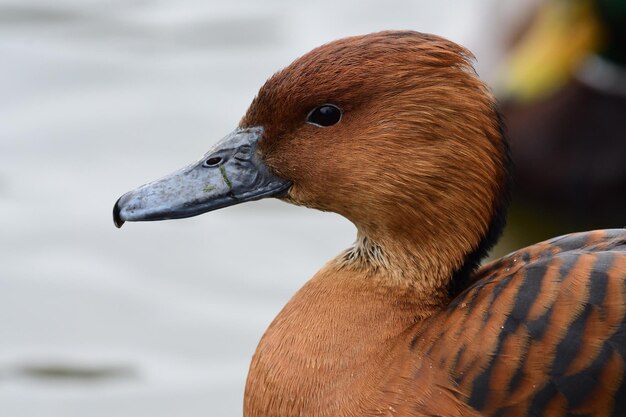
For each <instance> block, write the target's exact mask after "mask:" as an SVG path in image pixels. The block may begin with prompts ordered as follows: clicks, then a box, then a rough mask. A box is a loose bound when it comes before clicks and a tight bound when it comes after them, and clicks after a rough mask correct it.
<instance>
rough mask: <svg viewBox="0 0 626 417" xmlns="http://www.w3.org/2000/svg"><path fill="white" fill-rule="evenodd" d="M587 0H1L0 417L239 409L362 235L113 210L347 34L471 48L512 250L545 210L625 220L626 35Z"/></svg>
mask: <svg viewBox="0 0 626 417" xmlns="http://www.w3.org/2000/svg"><path fill="white" fill-rule="evenodd" d="M504 3H506V4H504ZM592 3H594V4H595V2H587V1H581V2H577V1H568V2H565V1H550V0H547V1H539V0H532V1H531V0H516V1H509V2H501V1H499V0H466V1H464V2H458V1H453V0H440V1H438V2H432V1H425V0H420V1H415V0H405V1H399V0H397V1H389V2H380V1H370V0H367V1H363V0H362V1H356V0H350V1H344V2H335V1H330V0H318V1H316V2H299V1H287V0H267V1H264V2H258V1H252V0H243V1H231V2H224V1H211V0H177V1H172V0H167V1H166V0H135V1H131V0H123V1H122V0H108V1H105V0H56V1H54V2H52V1H45V0H0V214H1V215H0V415H1V416H3V417H4V416H7V417H9V416H10V417H23V416H24V417H25V416H28V417H31V416H32V417H35V416H37V417H56V416H63V417H74V416H76V417H78V416H81V417H82V416H86V415H88V416H90V417H99V416H107V417H108V416H116V417H125V416H129V417H131V416H132V417H140V416H151V417H159V416H174V415H175V416H181V417H187V416H190V417H191V416H226V417H230V416H232V417H234V416H240V415H241V413H242V398H243V387H244V382H245V377H246V374H247V368H248V364H249V361H250V358H251V356H252V354H253V352H254V349H255V347H256V344H257V342H258V340H259V338H260V337H261V335H262V333H263V331H264V330H265V328H266V327H267V326H268V325H269V323H270V322H271V320H272V318H273V317H274V316H275V315H276V314H277V313H278V311H279V310H280V309H281V307H282V306H283V305H284V304H285V303H286V301H287V300H288V299H289V297H290V296H291V295H292V294H293V293H294V292H295V291H296V290H297V289H298V288H299V287H300V286H301V285H302V284H303V283H304V282H305V281H306V280H307V279H308V278H309V277H310V276H312V275H313V273H314V272H315V271H317V269H319V267H320V266H321V265H322V264H323V263H324V262H326V261H327V260H328V259H329V258H331V257H333V256H334V255H336V254H337V253H338V252H339V251H340V250H342V249H344V248H346V247H347V246H349V245H350V244H351V243H352V241H353V239H354V235H355V231H354V228H353V226H352V225H351V224H350V223H348V222H347V221H346V220H344V219H342V218H340V217H338V216H336V215H333V214H329V213H319V212H315V211H312V210H307V209H304V208H297V207H292V206H288V205H286V204H282V203H280V202H277V201H261V202H256V203H249V204H246V205H243V206H238V207H233V208H229V209H228V210H224V211H217V212H214V213H210V214H206V215H203V216H200V217H196V218H191V219H185V220H179V221H176V222H155V223H135V224H127V225H125V226H124V228H123V229H121V230H117V229H115V228H114V226H113V223H112V218H111V209H112V206H113V203H114V202H115V201H116V199H117V198H118V197H119V196H120V195H121V194H123V193H124V192H126V191H128V190H130V189H132V188H134V187H136V186H138V185H140V184H143V183H145V182H147V181H150V180H153V179H156V178H158V177H160V176H162V175H164V174H167V173H169V172H171V171H173V170H175V169H178V168H179V167H182V166H183V165H185V164H187V163H189V162H191V161H195V160H197V159H198V158H199V157H200V156H201V155H203V154H204V152H206V151H207V150H208V149H209V147H210V146H211V145H212V144H213V143H214V142H216V141H218V140H219V139H220V138H221V137H222V136H224V135H225V134H227V133H228V132H230V131H231V130H232V129H233V128H234V127H235V126H236V125H237V123H238V121H239V119H240V117H241V116H242V115H243V113H244V112H245V110H246V108H247V106H248V104H249V102H250V101H251V99H252V98H253V96H254V94H255V93H256V91H257V90H258V88H259V87H260V86H261V84H262V83H263V82H264V80H265V79H267V78H268V77H269V76H270V75H271V74H272V73H273V72H275V71H277V70H278V69H280V68H282V67H284V66H286V65H288V64H289V63H290V62H291V61H292V60H293V59H294V58H296V57H297V56H299V55H301V54H303V53H305V52H307V51H308V50H310V49H311V48H313V47H315V46H318V45H320V44H322V43H325V42H328V41H331V40H333V39H336V38H339V37H343V36H348V35H355V34H362V33H367V32H373V31H378V30H383V29H392V28H394V29H414V30H419V31H423V32H431V33H436V34H439V35H442V36H445V37H448V38H450V39H452V40H454V41H456V42H459V43H461V44H463V45H465V46H466V47H468V48H469V49H471V50H472V51H473V52H474V53H475V55H476V57H477V64H476V65H477V69H478V72H479V74H480V75H481V76H482V77H483V78H485V79H486V80H488V81H489V82H490V83H491V84H492V85H493V87H494V89H495V91H496V92H497V93H498V94H499V96H500V97H501V98H502V100H503V102H504V110H505V113H506V114H507V118H508V119H509V120H510V124H511V127H512V132H511V135H512V138H514V139H515V143H514V150H516V153H517V155H519V157H518V159H519V160H520V161H521V164H518V166H519V167H522V168H519V169H518V170H517V171H516V174H517V175H518V177H519V178H520V180H519V182H520V189H521V190H524V192H520V193H518V194H517V196H516V203H515V208H514V209H513V213H514V215H513V217H514V219H517V220H515V221H514V222H513V223H514V226H515V225H516V224H517V225H520V226H517V230H518V233H508V235H507V238H506V239H505V242H504V243H503V245H502V246H501V247H500V249H499V251H500V252H504V251H506V250H508V249H509V248H511V249H513V248H516V247H519V246H522V244H523V243H530V242H532V241H535V240H537V239H538V238H539V237H544V236H543V235H546V234H547V235H550V234H552V233H550V232H552V231H553V229H556V230H560V227H561V226H559V227H557V226H555V225H556V224H558V223H559V222H558V221H556V222H555V221H552V220H548V219H554V218H556V219H557V220H561V219H566V218H567V222H565V221H564V223H566V224H565V226H563V227H569V228H570V229H569V230H567V231H573V230H575V229H576V228H583V226H584V227H585V228H588V226H594V225H595V224H594V222H590V221H589V219H590V218H591V219H596V220H598V222H600V223H602V224H601V225H602V226H604V223H611V224H612V225H613V226H615V227H617V226H625V225H626V220H624V216H623V213H624V212H626V210H625V208H624V203H623V201H624V195H626V193H624V191H625V190H626V187H625V186H624V177H626V174H624V170H625V169H626V168H625V167H626V163H624V161H626V156H624V142H625V137H624V132H625V131H626V129H624V121H623V120H624V116H626V110H624V97H625V94H626V87H625V85H626V81H625V78H624V70H623V64H624V61H623V60H622V59H623V57H624V55H622V53H623V51H622V50H621V49H620V48H623V45H624V43H620V42H617V41H615V40H616V39H622V38H620V36H622V34H621V32H620V30H617V29H616V30H614V31H613V32H615V33H613V32H611V30H608V29H606V28H604V27H605V26H606V27H615V28H621V27H626V26H622V23H621V22H623V21H621V20H619V19H618V20H617V23H615V22H613V23H611V24H612V25H613V26H610V25H608V26H607V25H606V24H605V23H603V22H605V21H606V20H607V19H605V20H602V19H600V18H599V17H598V16H602V15H601V14H599V13H597V10H596V7H595V5H592ZM603 3H606V4H605V6H607V7H608V8H609V9H608V10H609V11H608V12H607V14H606V16H610V17H611V18H610V19H608V20H611V19H613V20H614V17H615V16H618V17H619V16H622V17H623V15H620V14H619V13H620V12H619V10H622V12H623V7H622V6H623V5H624V1H622V0H619V1H618V0H613V1H604V2H603ZM568 4H578V6H579V8H572V7H571V5H568ZM578 6H577V7H578ZM616 13H617V14H616ZM603 25H604V26H603ZM546 39H548V40H549V41H546ZM610 40H613V43H611V42H610ZM616 45H617V46H616ZM620 45H621V47H620ZM598 68H599V69H598ZM607 68H608V69H607ZM620 71H621V72H620ZM546 73H547V74H548V75H542V74H546ZM598 74H600V75H598ZM607 74H608V75H607ZM567 88H574V93H577V94H574V93H571V92H569V91H570V90H567ZM563 91H565V93H563ZM563 95H565V98H562V96H563ZM570 96H573V97H574V99H575V100H574V101H571V100H570V101H568V100H569V97H570ZM554 97H560V98H559V99H558V100H556V104H554V103H553V104H554V105H551V104H550V103H551V101H550V100H554ZM590 97H591V99H590ZM607 97H608V98H607ZM576 100H578V101H576ZM589 100H592V102H591V104H590V101H589ZM546 103H547V104H546ZM568 103H574V104H573V105H574V106H577V107H575V110H571V108H570V107H571V105H570V104H568ZM598 103H600V104H598ZM537 106H547V107H537ZM550 106H552V107H550ZM555 106H556V107H555ZM568 106H570V107H568ZM598 106H604V107H598ZM620 106H621V107H620ZM590 108H593V109H602V110H598V111H593V112H589V111H588V110H589V109H590ZM537 109H539V110H537ZM546 109H547V110H546ZM591 113H593V114H595V116H594V117H596V118H595V119H594V118H591V117H588V116H589V115H590V114H591ZM546 114H548V115H551V117H548V118H546V117H545V115H546ZM607 115H609V116H607ZM542 117H543V118H542ZM535 118H539V119H535ZM536 120H537V121H536ZM554 121H556V125H557V126H556V127H555V126H553V124H554V123H552V122H554ZM575 122H576V123H578V122H580V123H587V124H585V125H584V126H583V127H580V126H577V125H576V124H575ZM563 126H569V130H567V129H564V128H563ZM598 126H601V128H598ZM531 127H534V128H536V130H532V129H529V128H531ZM583 131H584V132H587V135H586V136H585V135H578V136H577V135H575V134H577V133H580V132H583ZM555 132H556V133H555ZM600 134H601V135H600ZM599 136H602V138H603V139H602V141H601V142H593V141H592V142H589V141H588V138H589V137H591V138H598V140H599V139H600V138H599ZM528 138H530V139H528ZM537 138H541V140H536V139H537ZM573 138H574V139H575V140H574V141H573V142H572V143H580V144H581V145H580V146H578V147H576V149H575V152H571V155H570V153H568V152H569V151H570V150H571V149H572V148H571V146H570V144H569V143H570V142H569V141H570V140H573ZM551 141H552V142H551ZM598 143H600V145H598ZM526 144H530V150H529V149H528V146H526ZM537 149H538V151H537ZM564 153H565V154H567V155H570V156H568V157H567V158H563V157H562V155H564ZM546 155H548V156H546ZM581 155H583V156H584V155H586V156H587V157H588V158H591V159H584V158H582V156H581ZM581 158H582V159H581ZM554 162H556V163H554ZM572 178H573V179H572ZM590 178H592V179H593V181H591V180H590ZM559 181H560V182H559ZM594 181H600V184H601V185H598V182H594ZM529 184H530V185H529ZM533 184H535V185H533ZM572 184H573V185H572ZM602 184H603V185H602ZM602 187H604V188H602ZM563 189H565V190H567V192H566V193H565V196H559V192H560V191H562V190H563ZM534 190H538V192H537V193H535V192H534ZM602 190H603V191H602ZM601 191H602V192H601ZM596 192H597V193H596ZM585 193H587V194H585ZM588 193H592V194H591V195H588ZM593 193H596V194H593ZM586 195H588V196H589V197H590V198H587V197H586ZM546 196H550V197H552V198H551V199H546ZM594 199H595V200H594ZM598 199H603V200H601V201H603V202H604V203H602V204H599V203H597V202H598V201H600V200H598ZM546 200H549V202H548V203H549V204H547V205H546V204H544V203H543V202H545V201H546ZM589 201H596V203H595V204H592V206H593V207H591V206H590V204H591V203H589ZM620 204H621V205H620ZM594 208H595V209H598V210H599V211H598V212H596V211H592V210H593V209H594ZM568 210H569V211H571V212H572V213H570V214H567V215H566V214H564V213H566V212H568ZM581 213H582V214H581ZM589 213H593V215H585V214H589ZM596 213H598V214H596ZM616 213H617V214H616ZM581 217H582V218H584V219H583V220H585V224H584V225H582V223H580V219H581ZM577 219H578V220H577ZM577 221H579V223H576V222H577ZM620 221H621V223H620V224H613V223H614V222H620ZM598 222H596V223H598ZM590 223H592V224H590ZM572 225H573V226H572ZM522 232H523V233H522ZM546 237H547V236H546ZM527 241H528V242H527Z"/></svg>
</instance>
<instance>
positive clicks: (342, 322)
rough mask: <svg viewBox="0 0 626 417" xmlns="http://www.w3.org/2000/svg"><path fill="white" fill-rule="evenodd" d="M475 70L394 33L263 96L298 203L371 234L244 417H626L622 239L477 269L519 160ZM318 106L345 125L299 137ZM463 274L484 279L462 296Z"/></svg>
mask: <svg viewBox="0 0 626 417" xmlns="http://www.w3.org/2000/svg"><path fill="white" fill-rule="evenodd" d="M470 57H471V55H470V54H469V52H468V51H466V50H464V49H463V48H461V47H459V46H458V45H456V44H454V43H452V42H449V41H446V40H444V39H441V38H438V37H435V36H431V35H423V34H417V33H412V32H383V33H379V34H373V35H368V36H362V37H355V38H348V39H343V40H340V41H337V42H333V43H331V44H328V45H325V46H322V47H320V48H317V49H315V50H314V51H312V52H311V53H309V54H307V55H305V56H304V57H302V58H300V59H298V60H297V61H295V62H294V63H293V64H292V65H290V66H289V67H287V68H286V69H284V70H282V71H281V72H279V73H277V74H276V75H274V76H273V77H272V78H271V79H270V80H268V82H267V83H266V84H265V86H263V88H261V90H260V92H259V94H258V96H257V98H256V99H255V100H254V102H253V103H252V105H251V107H250V109H249V110H248V113H247V114H246V116H245V117H244V119H243V121H242V126H243V127H246V126H264V128H265V129H266V132H265V136H264V140H263V142H262V143H261V144H260V151H261V152H262V155H263V158H264V160H265V161H266V162H267V164H268V165H269V166H270V167H271V168H272V170H273V171H274V172H276V173H277V174H278V175H279V176H282V177H284V178H288V179H289V180H291V181H292V182H293V186H292V188H291V190H290V191H289V194H288V196H287V197H286V200H288V201H290V202H292V203H296V204H302V205H306V206H309V207H314V208H317V209H322V210H329V211H334V212H337V213H340V214H342V215H344V216H345V217H347V218H348V219H350V220H351V221H352V222H353V223H354V224H355V225H356V226H357V229H358V234H359V237H358V241H357V243H356V244H355V247H354V248H352V249H350V250H348V251H346V253H344V254H342V255H341V256H339V257H338V258H336V259H335V260H333V261H331V262H330V263H328V264H327V265H326V266H325V267H324V269H322V270H321V271H320V272H319V273H318V274H317V275H316V276H315V277H314V278H313V279H312V280H311V281H310V282H309V283H307V284H306V285H305V286H304V287H303V288H302V289H301V290H300V291H299V292H298V293H297V294H296V295H295V296H294V297H293V299H292V300H291V301H290V302H289V303H288V304H287V306H286V307H285V308H284V309H283V311H282V312H281V313H280V314H279V316H278V317H277V318H276V319H275V321H274V322H273V323H272V325H271V326H270V328H269V329H268V330H267V332H266V334H265V335H264V337H263V339H262V340H261V343H260V344H259V347H258V349H257V352H256V354H255V356H254V359H253V361H252V365H251V368H250V374H249V378H248V383H247V387H246V395H245V415H246V416H248V417H261V416H263V417H269V416H276V417H278V416H280V417H285V416H318V417H325V416H328V417H330V416H333V417H335V416H378V415H385V416H398V417H405V416H406V417H408V416H478V415H485V416H487V415H489V416H491V415H494V416H495V415H498V416H539V415H545V416H560V415H566V414H568V413H569V414H572V413H580V414H581V415H597V416H610V415H622V414H623V413H626V408H625V407H626V399H624V397H625V396H626V386H625V385H623V382H622V381H623V373H624V359H625V357H626V321H625V318H624V309H625V301H626V293H625V287H624V281H625V275H626V251H625V246H624V245H626V243H625V240H626V231H612V232H594V233H589V234H582V235H573V236H571V237H565V238H562V239H561V240H555V241H552V242H547V243H543V244H538V245H535V246H533V247H530V248H527V249H524V250H522V251H520V252H516V253H514V254H512V255H510V256H509V257H506V258H504V259H501V260H499V261H496V262H495V263H492V264H490V265H487V266H485V267H483V268H481V269H479V270H478V271H476V272H473V270H472V269H473V266H475V262H476V261H477V259H471V258H472V256H474V258H478V257H480V255H483V254H484V252H485V250H486V249H487V246H489V245H490V244H491V243H492V242H493V240H495V237H497V235H498V229H499V227H500V226H501V224H500V221H499V220H498V219H497V218H498V216H499V214H500V212H501V211H502V210H503V205H504V203H503V200H504V199H505V198H506V192H507V184H506V182H507V175H508V173H507V168H508V163H509V162H508V155H507V147H506V143H505V142H504V139H503V137H502V133H501V129H500V121H499V118H498V116H497V113H496V110H495V103H494V100H493V98H492V96H491V94H490V93H489V91H488V90H487V88H486V87H485V86H484V84H483V83H482V82H481V81H480V80H479V79H478V78H477V77H476V75H475V73H474V71H473V69H472V68H471V66H470V64H469V62H468V59H469V58H470ZM323 103H333V104H336V105H338V106H339V107H341V108H342V109H343V110H344V116H343V119H342V120H341V123H338V124H337V125H335V126H332V127H329V128H325V129H320V128H319V127H315V126H310V125H307V124H304V123H303V121H304V120H305V118H306V115H307V113H308V112H309V111H310V110H311V109H312V108H314V107H315V106H317V105H320V104H323ZM494 219H495V220H494ZM476 253H478V254H480V255H478V256H476V255H475V254H476ZM468 262H469V263H470V265H469V267H468V266H467V265H464V263H468ZM460 272H464V273H465V275H466V276H461V275H463V274H460ZM453 279H456V280H457V281H459V282H457V283H456V286H457V289H458V286H459V285H461V286H462V287H464V286H468V285H469V284H470V283H471V282H472V281H473V282H474V283H473V285H471V286H469V288H467V289H466V290H465V291H464V292H463V293H462V294H461V295H459V296H457V297H456V298H454V299H452V297H451V296H452V295H453V294H451V292H450V288H451V281H452V280H453ZM461 289H462V288H461Z"/></svg>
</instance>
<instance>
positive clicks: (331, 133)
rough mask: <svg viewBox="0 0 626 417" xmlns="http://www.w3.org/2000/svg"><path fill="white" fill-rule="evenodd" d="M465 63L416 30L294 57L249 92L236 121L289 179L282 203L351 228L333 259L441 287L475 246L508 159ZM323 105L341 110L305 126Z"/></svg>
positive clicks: (466, 57)
mask: <svg viewBox="0 0 626 417" xmlns="http://www.w3.org/2000/svg"><path fill="white" fill-rule="evenodd" d="M471 58H472V55H471V54H470V53H469V52H468V51H467V50H466V49H464V48H463V47H461V46H459V45H457V44H455V43H453V42H450V41H448V40H446V39H443V38H440V37H437V36H433V35H427V34H422V33H417V32H409V31H400V32H380V33H376V34H371V35H366V36H357V37H352V38H346V39H341V40H338V41H335V42H331V43H329V44H326V45H323V46H321V47H319V48H316V49H314V50H313V51H311V52H309V53H308V54H306V55H304V56H303V57H301V58H299V59H297V60H296V61H295V62H294V63H292V64H291V65H289V66H288V67H287V68H285V69H283V70H282V71H280V72H278V73H277V74H275V75H274V76H272V77H271V78H270V79H269V80H268V81H267V82H266V84H265V85H264V86H263V87H262V88H261V90H260V91H259V93H258V95H257V97H256V98H255V99H254V101H253V103H252V105H251V106H250V108H249V110H248V112H247V114H246V115H245V117H244V118H243V120H242V122H241V125H242V126H244V127H249V126H263V128H264V129H265V134H264V138H263V141H262V142H261V143H260V145H259V147H260V151H261V152H262V155H263V158H264V160H265V161H266V163H267V164H268V166H269V167H270V168H271V169H272V170H273V171H274V172H275V173H276V174H277V175H279V176H281V177H284V178H287V179H289V180H290V181H292V182H293V186H292V188H291V190H290V192H289V195H288V196H287V199H288V200H289V201H290V202H293V203H295V204H301V205H306V206H309V207H313V208H317V209H321V210H328V211H334V212H337V213H339V214H341V215H343V216H345V217H347V218H348V219H349V220H351V221H352V222H353V223H354V224H355V225H356V226H357V228H358V230H359V236H360V238H359V240H358V241H357V247H355V248H354V249H352V250H350V251H349V252H348V253H347V254H346V256H344V257H342V258H341V259H340V262H341V263H342V264H343V265H344V266H346V267H350V266H357V267H360V266H363V265H370V266H376V267H381V266H384V267H385V268H387V271H386V272H388V274H387V275H388V276H390V277H391V276H393V277H394V279H396V278H397V279H398V280H410V281H412V282H415V281H424V280H430V281H432V285H436V286H442V285H443V286H445V285H446V284H445V281H446V280H450V277H451V276H452V275H453V273H454V272H455V271H457V270H459V269H460V268H461V267H462V265H463V263H464V260H465V259H466V258H467V257H468V256H469V255H470V254H472V253H473V252H475V251H476V250H478V249H479V246H480V245H481V242H482V241H483V240H484V238H485V236H486V235H487V234H488V230H489V228H490V225H491V220H492V218H493V217H494V216H495V215H496V212H498V211H499V210H500V209H501V206H502V204H501V200H500V197H499V196H500V195H502V194H503V193H504V191H505V188H506V177H507V172H506V169H507V168H506V166H507V163H508V160H507V158H508V156H507V150H506V144H505V143H504V141H503V139H502V135H501V130H500V126H499V119H498V117H497V114H496V110H495V104H494V99H493V97H492V95H491V93H490V92H489V90H488V89H487V87H486V86H485V85H484V83H483V82H482V81H481V80H480V79H479V78H478V77H477V76H476V74H475V72H474V70H473V68H472V66H471V63H470V59H471ZM327 103H328V104H333V105H336V106H338V107H339V108H340V109H341V110H342V111H343V115H342V119H341V121H340V122H339V123H337V124H335V125H333V126H330V127H325V128H320V127H318V126H314V125H311V124H307V123H305V121H306V118H307V115H308V114H309V112H311V110H312V109H314V108H315V107H317V106H320V105H323V104H327ZM364 239H366V240H364ZM363 242H368V243H369V246H367V247H359V245H361V243H363ZM483 244H484V242H483ZM372 245H373V246H372ZM372 248H376V250H372ZM483 252H484V251H483ZM356 254H362V255H363V256H367V255H368V254H372V255H375V256H374V257H373V258H371V259H370V261H371V262H369V261H368V260H367V259H364V258H363V257H362V256H355V255H356ZM475 263H476V262H474V264H475Z"/></svg>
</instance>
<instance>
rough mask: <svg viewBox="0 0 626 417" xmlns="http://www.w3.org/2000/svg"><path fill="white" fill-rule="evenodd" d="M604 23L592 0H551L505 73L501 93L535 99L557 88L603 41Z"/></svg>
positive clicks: (539, 13) (506, 97) (541, 11)
mask: <svg viewBox="0 0 626 417" xmlns="http://www.w3.org/2000/svg"><path fill="white" fill-rule="evenodd" d="M600 33H601V32H600V25H599V23H598V21H597V18H596V16H595V14H594V11H593V7H592V2H591V1H588V0H547V1H546V3H545V4H544V5H543V6H542V7H541V9H540V10H539V12H538V14H537V16H536V17H535V20H534V22H533V23H532V25H531V27H530V28H529V29H528V31H527V32H526V33H525V34H524V37H523V38H522V39H521V41H520V42H518V44H517V45H516V46H515V48H514V50H513V51H512V53H511V55H510V57H509V58H508V59H507V61H506V62H505V65H504V68H503V71H502V73H501V76H500V77H499V78H500V80H501V81H500V82H499V83H498V84H499V88H498V90H499V91H498V93H499V95H500V96H501V97H503V98H505V99H513V100H515V101H518V102H519V101H522V102H531V101H534V100H537V99H540V98H542V97H545V96H546V95H548V94H550V93H551V92H553V91H555V90H556V89H558V88H559V87H561V86H562V85H563V84H565V83H566V82H567V81H568V79H569V78H570V76H571V74H572V72H573V70H574V69H575V68H576V67H577V65H578V64H579V63H580V62H581V60H582V59H583V58H585V56H586V55H587V54H588V53H589V52H592V51H595V50H597V48H598V46H599V45H600Z"/></svg>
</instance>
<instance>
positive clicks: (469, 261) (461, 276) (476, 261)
mask: <svg viewBox="0 0 626 417" xmlns="http://www.w3.org/2000/svg"><path fill="white" fill-rule="evenodd" d="M494 112H495V116H496V118H497V122H498V130H499V132H500V137H501V138H502V140H501V141H500V144H501V146H502V149H501V153H502V165H503V166H502V168H503V178H502V183H501V184H500V185H501V189H500V193H499V195H498V196H497V197H496V198H497V200H496V201H495V203H494V212H493V215H492V217H491V221H490V222H489V226H488V227H487V231H486V232H485V235H484V236H483V238H482V239H481V240H480V242H479V243H478V245H477V246H476V248H475V249H474V250H473V251H471V252H470V253H468V254H467V255H466V256H465V262H463V265H461V267H460V268H459V269H458V270H457V271H456V272H455V273H454V274H453V275H452V279H451V280H450V284H449V289H448V291H449V294H450V298H454V297H455V296H457V295H458V294H460V293H461V292H462V291H463V290H465V289H466V288H467V287H468V286H469V285H470V284H471V283H472V275H473V274H474V272H475V271H476V269H477V268H478V265H480V262H481V261H482V260H483V258H485V256H487V254H488V253H489V251H490V250H491V248H492V247H493V245H495V244H496V242H497V241H498V239H500V236H501V235H502V231H503V230H504V226H506V213H507V210H508V208H509V203H510V201H511V188H512V182H513V177H512V174H511V172H512V166H513V162H512V159H511V149H510V147H509V142H508V140H507V138H506V135H505V125H504V120H503V118H502V115H501V114H500V112H499V111H498V109H497V108H494Z"/></svg>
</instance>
